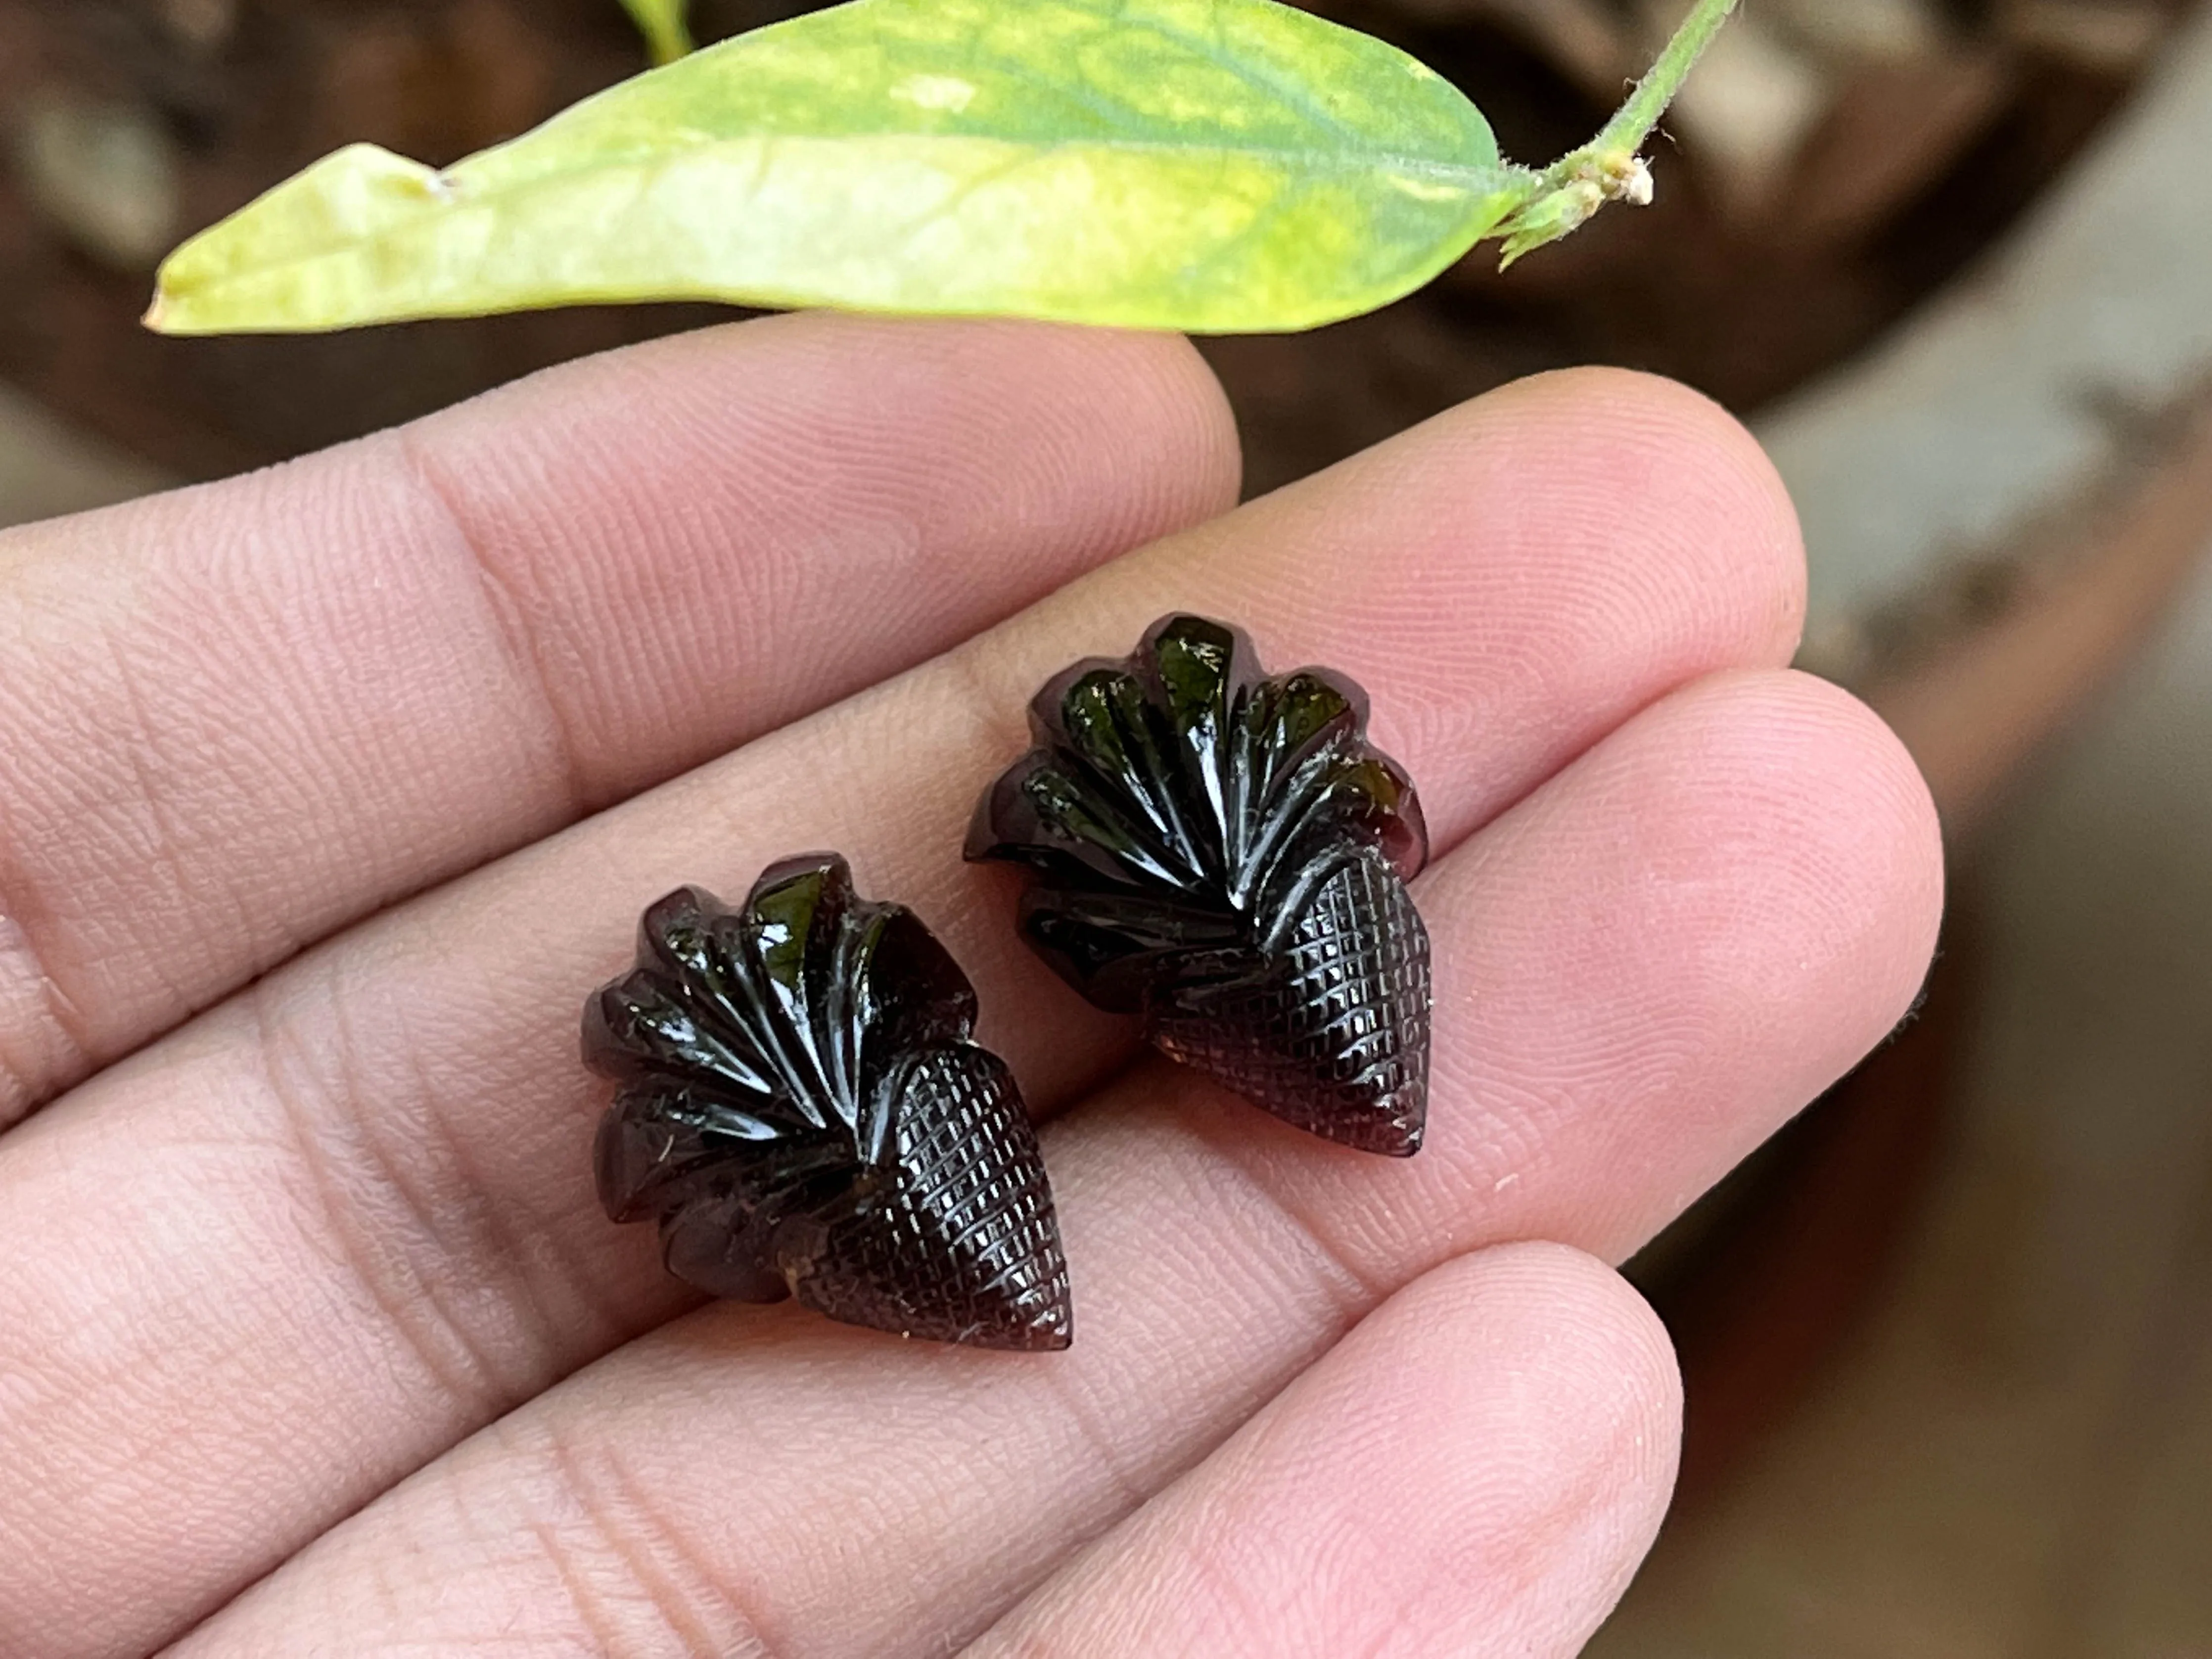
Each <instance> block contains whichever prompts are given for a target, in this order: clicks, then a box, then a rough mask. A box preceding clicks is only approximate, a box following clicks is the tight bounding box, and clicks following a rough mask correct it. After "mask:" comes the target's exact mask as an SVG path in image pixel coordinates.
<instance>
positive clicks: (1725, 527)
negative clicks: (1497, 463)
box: [1442, 368, 1806, 667]
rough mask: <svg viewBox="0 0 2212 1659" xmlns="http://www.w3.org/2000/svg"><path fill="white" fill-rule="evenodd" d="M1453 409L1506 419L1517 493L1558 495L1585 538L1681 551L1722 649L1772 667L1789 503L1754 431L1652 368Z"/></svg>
mask: <svg viewBox="0 0 2212 1659" xmlns="http://www.w3.org/2000/svg"><path fill="white" fill-rule="evenodd" d="M1464 415H1465V417H1466V418H1467V419H1468V422H1470V425H1471V427H1472V428H1474V432H1479V433H1480V435H1481V436H1482V437H1483V438H1484V439H1485V440H1486V441H1498V428H1508V432H1507V435H1506V441H1509V442H1510V443H1512V444H1514V445H1515V446H1516V449H1517V451H1518V453H1516V456H1515V458H1514V461H1515V465H1516V469H1517V470H1518V471H1520V473H1521V474H1522V477H1523V479H1524V484H1523V490H1524V494H1525V495H1526V496H1527V498H1528V499H1529V500H1530V501H1533V502H1536V503H1539V504H1541V501H1543V500H1544V498H1545V497H1546V496H1547V495H1551V496H1553V497H1554V498H1556V499H1558V500H1559V501H1562V502H1564V503H1568V504H1571V507H1572V509H1573V511H1572V513H1571V519H1572V520H1573V521H1575V522H1577V523H1578V524H1579V525H1580V526H1581V528H1580V531H1579V533H1580V534H1582V535H1583V536H1587V537H1588V538H1589V544H1590V546H1591V548H1592V549H1593V550H1595V551H1597V552H1599V553H1600V554H1609V555H1610V556H1613V557H1616V558H1619V557H1639V556H1640V557H1643V558H1645V559H1649V560H1651V561H1654V562H1664V561H1670V560H1671V561H1680V562H1684V563H1685V564H1686V566H1687V567H1688V568H1689V570H1690V571H1691V572H1692V573H1693V574H1695V575H1696V576H1697V577H1698V578H1699V579H1700V580H1701V581H1702V583H1703V584H1704V589H1705V595H1706V599H1707V602H1708V603H1709V604H1711V605H1714V606H1716V607H1717V608H1719V609H1721V610H1722V611H1723V613H1724V617H1725V624H1726V625H1725V627H1724V628H1723V629H1720V630H1719V633H1720V636H1721V637H1723V638H1724V639H1725V640H1726V641H1728V642H1729V645H1730V646H1731V647H1732V658H1733V660H1734V661H1735V663H1737V664H1739V665H1742V666H1747V667H1753V666H1773V667H1779V666H1781V665H1783V664H1784V663H1787V662H1788V661H1789V660H1790V659H1791V658H1792V657H1793V656H1794V655H1795V654H1796V650H1797V647H1798V643H1799V641H1800V640H1801V638H1802V635H1803V630H1804V623H1805V587H1806V567H1805V544H1804V537H1803V533H1802V530H1801V528H1800V526H1799V525H1798V521H1797V512H1796V507H1795V505H1794V504H1793V503H1792V502H1791V501H1790V491H1789V489H1788V486H1787V485H1785V484H1784V483H1783V480H1782V475H1781V474H1780V473H1779V472H1778V471H1777V470H1776V468H1775V465H1774V463H1773V461H1772V460H1771V459H1770V458H1769V457H1768V455H1767V453H1766V451H1765V448H1764V447H1761V445H1760V444H1759V440H1758V439H1757V438H1756V437H1754V436H1753V435H1752V433H1751V431H1750V430H1749V428H1747V427H1746V426H1745V425H1744V424H1743V423H1742V422H1741V421H1739V420H1737V419H1736V418H1735V416H1733V415H1731V414H1730V413H1729V411H1728V410H1726V409H1724V408H1723V407H1722V406H1721V405H1720V404H1717V403H1716V402H1714V401H1713V400H1712V399H1711V398H1708V397H1706V396H1705V394H1704V393H1703V392H1698V391H1695V390H1693V389H1692V388H1691V387H1689V386H1684V385H1683V384H1682V383H1681V382H1680V381H1679V380H1668V379H1666V378H1665V377H1663V376H1661V375H1656V374H1642V373H1639V372H1637V371H1635V370H1632V369H1622V368H1568V369H1559V370H1556V371H1553V372H1552V373H1549V374H1537V375H1532V376H1530V377H1528V379H1525V380H1517V381H1515V382H1514V383H1512V384H1511V385H1510V386H1504V387H1501V388H1500V389H1499V390H1498V391H1497V392H1492V393H1491V394H1490V395H1489V396H1488V397H1486V398H1482V399H1480V400H1478V401H1477V402H1476V403H1475V404H1470V405H1468V406H1467V409H1466V410H1465V411H1464ZM1442 418H1444V419H1449V418H1451V417H1450V416H1445V417H1442ZM1474 432H1471V433H1470V435H1471V436H1472V435H1474ZM1569 533H1576V532H1573V531H1570V532H1569Z"/></svg>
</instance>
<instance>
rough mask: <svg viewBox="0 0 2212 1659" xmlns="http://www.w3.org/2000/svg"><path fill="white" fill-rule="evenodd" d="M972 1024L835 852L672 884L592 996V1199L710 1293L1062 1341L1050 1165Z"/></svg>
mask: <svg viewBox="0 0 2212 1659" xmlns="http://www.w3.org/2000/svg"><path fill="white" fill-rule="evenodd" d="M973 1030H975V990H974V988H973V987H971V986H970V985H969V982H968V978H967V975H964V974H963V973H962V972H961V971H960V969H959V966H958V965H957V963H954V961H953V960H952V958H951V956H949V955H948V954H946V952H945V948H944V946H942V945H939V943H938V942H937V940H936V939H935V938H934V937H933V936H932V934H931V933H930V932H929V930H928V929H927V927H923V926H922V924H921V921H919V920H917V919H916V917H915V915H914V913H913V912H912V911H910V910H908V909H906V908H904V907H903V906H901V905H896V904H876V903H870V902H867V901H866V900H863V899H861V898H860V897H858V896H856V895H855V894H854V891H853V883H852V875H851V872H849V871H848V869H847V867H846V865H845V861H844V860H842V859H841V858H838V857H836V855H835V854H817V855H814V856H811V857H807V858H799V859H792V860H787V861H785V862H783V863H781V864H777V865H775V866H771V867H770V868H769V870H768V872H766V873H765V874H763V876H762V877H761V878H760V880H759V882H758V883H757V884H756V885H755V886H754V888H753V890H752V891H751V893H750V894H749V895H748V896H746V899H745V902H744V904H743V905H742V906H741V907H739V908H737V909H735V910H731V909H726V908H724V907H723V906H722V905H721V904H720V903H719V902H717V901H716V900H715V899H714V897H713V896H712V895H710V894H708V893H704V892H702V891H701V890H698V889H697V888H696V887H685V888H680V889H678V890H677V891H675V892H673V893H671V894H670V895H669V896H667V897H666V898H664V899H662V900H661V901H660V902H659V903H657V904H655V905H653V907H652V908H650V909H648V910H647V912H646V913H645V918H644V921H643V924H642V926H641V929H640V936H639V944H638V955H637V969H636V971H635V972H634V973H631V974H629V975H626V976H625V977H623V978H622V979H619V980H617V981H614V982H613V983H612V984H611V985H608V986H606V987H603V988H602V989H601V990H600V991H599V993H598V994H596V995H594V996H593V997H592V1000H590V1002H589V1003H587V1004H586V1006H585V1009H584V1059H585V1062H586V1064H587V1065H589V1066H591V1067H592V1070H594V1071H596V1072H599V1073H604V1074H605V1075H606V1076H608V1077H611V1078H615V1079H618V1080H619V1081H620V1082H621V1084H622V1085H623V1086H622V1089H621V1091H620V1092H619V1093H617V1095H616V1097H615V1100H614V1103H613V1105H611V1107H610V1108H609V1109H608V1110H607V1114H606V1116H605V1119H604V1120H603V1121H601V1123H600V1125H599V1148H598V1167H599V1198H600V1200H601V1202H603V1203H604V1204H605V1206H606V1208H607V1213H608V1214H609V1215H610V1216H611V1217H613V1218H615V1219H616V1220H617V1221H635V1220H641V1219H644V1218H647V1217H650V1218H653V1219H655V1220H657V1221H658V1222H659V1224H660V1237H661V1248H662V1251H663V1255H664V1257H665V1260H666V1261H667V1264H668V1270H669V1271H670V1272H671V1273H674V1274H675V1275H676V1276H677V1277H678V1278H679V1279H684V1280H685V1281H686V1282H688V1283H690V1284H692V1285H696V1286H698V1287H699V1288H700V1289H701V1290H702V1291H709V1292H711V1293H712V1294H714V1295H716V1296H724V1297H736V1298H738V1300H741V1301H747V1302H775V1301H779V1300H781V1298H783V1297H786V1296H792V1297H797V1298H798V1299H799V1301H800V1302H801V1303H803V1304H805V1305H806V1306H808V1307H810V1308H815V1309H818V1310H820V1311H821V1312H823V1313H825V1314H828V1315H829V1316H830V1317H831V1318H833V1319H842V1320H844V1321H847V1322H849V1323H852V1324H855V1325H872V1326H875V1327H877V1328H879V1329H882V1330H886V1331H896V1332H897V1333H899V1334H901V1335H903V1336H919V1337H929V1338H933V1339H935V1340H939V1341H945V1342H965V1343H970V1344H973V1345H975V1346H980V1347H994V1348H1064V1347H1066V1346H1067V1342H1068V1337H1069V1329H1070V1326H1069V1314H1068V1294H1067V1265H1066V1259H1065V1257H1064V1256H1063V1255H1062V1254H1061V1251H1060V1229H1059V1225H1058V1223H1057V1222H1056V1221H1055V1220H1054V1215H1053V1207H1052V1193H1051V1189H1050V1188H1049V1187H1048V1185H1047V1184H1046V1182H1045V1173H1044V1164H1043V1161H1042V1158H1040V1157H1039V1156H1038V1152H1037V1143H1036V1134H1035V1133H1033V1132H1032V1130H1031V1129H1030V1121H1029V1115H1028V1114H1027V1112H1026V1111H1024V1109H1023V1106H1022V1098H1021V1095H1020V1093H1019V1091H1018V1090H1017V1089H1016V1088H1015V1086H1014V1080H1013V1078H1012V1075H1011V1074H1009V1073H1008V1072H1007V1070H1006V1066H1005V1064H1004V1062H1002V1061H1001V1060H1000V1059H999V1058H998V1056H996V1055H995V1054H991V1053H990V1052H988V1051H987V1050H986V1049H983V1048H978V1047H976V1045H975V1043H973V1042H970V1041H969V1034H970V1033H971V1032H972V1031H973Z"/></svg>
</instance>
